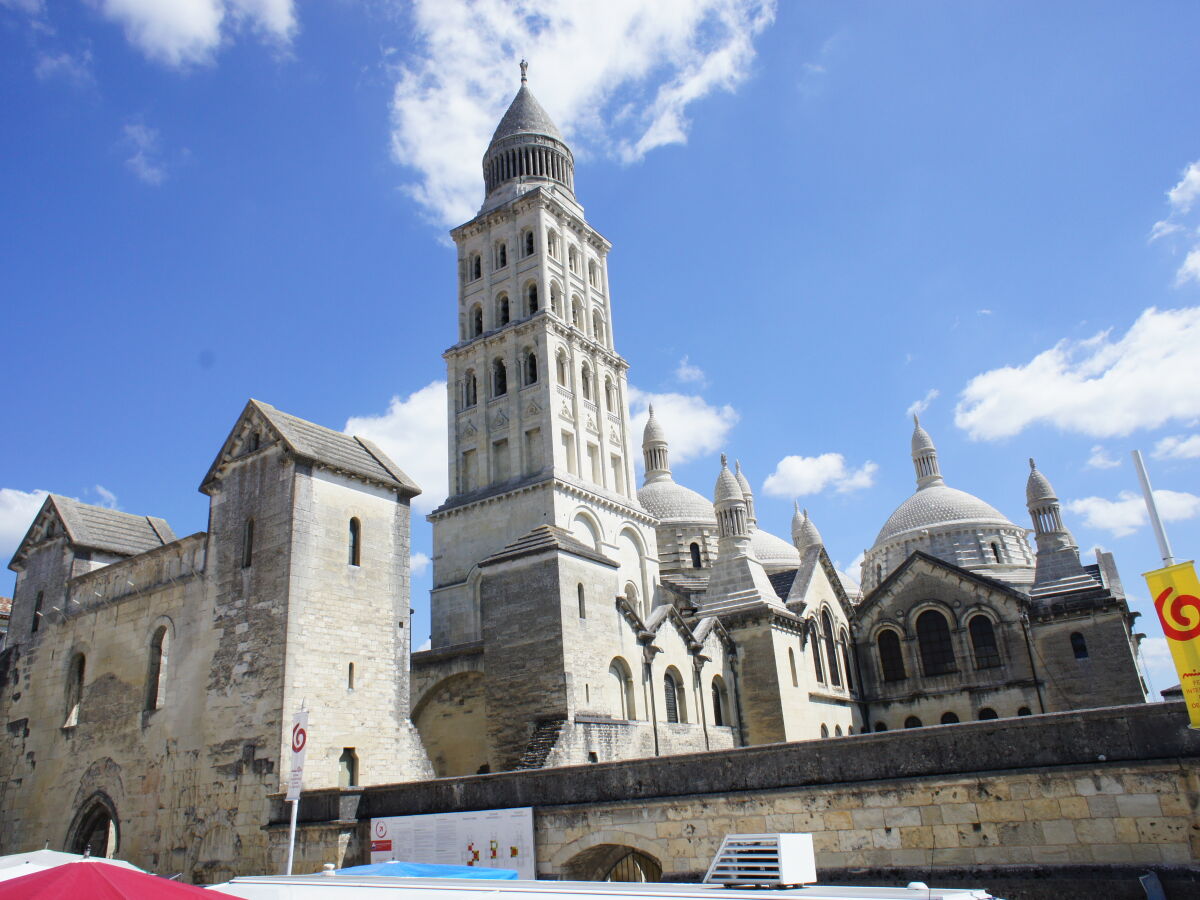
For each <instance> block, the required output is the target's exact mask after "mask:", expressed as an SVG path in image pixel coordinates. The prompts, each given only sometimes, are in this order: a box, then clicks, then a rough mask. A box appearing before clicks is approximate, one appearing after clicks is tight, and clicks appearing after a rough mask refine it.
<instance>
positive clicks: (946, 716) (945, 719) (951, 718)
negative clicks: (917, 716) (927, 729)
mask: <svg viewBox="0 0 1200 900" xmlns="http://www.w3.org/2000/svg"><path fill="white" fill-rule="evenodd" d="M957 722H958V716H957V715H955V714H954V713H952V712H947V713H942V724H943V725H954V724H955V723H957Z"/></svg>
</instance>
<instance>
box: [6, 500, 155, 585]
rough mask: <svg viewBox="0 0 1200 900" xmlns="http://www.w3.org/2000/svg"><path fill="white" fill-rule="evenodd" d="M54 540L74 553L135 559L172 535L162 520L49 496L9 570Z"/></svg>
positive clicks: (18, 549) (19, 547) (35, 517)
mask: <svg viewBox="0 0 1200 900" xmlns="http://www.w3.org/2000/svg"><path fill="white" fill-rule="evenodd" d="M57 537H65V538H66V539H67V542H68V543H69V544H70V545H71V546H72V547H74V548H75V549H77V550H99V551H102V552H104V553H112V554H114V555H116V556H136V555H137V554H139V553H145V552H146V551H147V550H154V549H155V548H157V547H161V546H163V545H164V544H169V543H171V542H172V541H174V540H175V533H174V532H173V531H172V530H171V526H170V525H168V524H167V522H166V520H165V519H160V518H157V517H155V516H138V515H134V514H132V513H127V512H122V511H121V510H118V509H109V508H108V507H104V506H93V505H92V504H90V503H81V502H80V501H78V500H75V499H73V498H71V497H63V496H61V495H59V494H49V495H47V497H46V500H45V502H43V503H42V508H41V509H39V510H38V513H37V515H36V516H34V518H33V523H32V524H31V525H30V526H29V530H28V531H27V532H26V533H25V537H24V538H23V539H22V541H21V543H20V545H19V546H18V547H17V551H16V553H14V554H13V558H12V561H11V562H10V563H9V568H11V569H19V567H20V566H21V565H22V564H23V562H24V560H25V558H26V557H27V556H28V555H29V553H30V552H31V551H32V550H33V548H34V547H36V546H38V545H39V544H42V543H44V542H45V541H49V540H53V539H55V538H57Z"/></svg>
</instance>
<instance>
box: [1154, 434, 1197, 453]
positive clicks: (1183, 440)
mask: <svg viewBox="0 0 1200 900" xmlns="http://www.w3.org/2000/svg"><path fill="white" fill-rule="evenodd" d="M1151 455H1152V456H1153V457H1154V458H1155V459H1200V434H1189V435H1186V436H1184V435H1174V436H1172V437H1165V438H1163V439H1162V440H1160V441H1159V442H1158V443H1157V444H1155V445H1154V450H1153V451H1152V453H1151Z"/></svg>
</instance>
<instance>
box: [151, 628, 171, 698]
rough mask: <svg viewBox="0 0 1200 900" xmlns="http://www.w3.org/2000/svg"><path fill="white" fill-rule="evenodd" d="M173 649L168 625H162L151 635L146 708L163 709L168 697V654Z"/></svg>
mask: <svg viewBox="0 0 1200 900" xmlns="http://www.w3.org/2000/svg"><path fill="white" fill-rule="evenodd" d="M170 650H171V635H170V633H169V632H168V631H167V626H166V625H160V626H158V628H156V629H155V630H154V634H153V635H151V637H150V665H149V669H148V671H147V672H146V709H147V710H155V709H162V708H163V707H164V706H165V705H166V697H167V655H168V654H169V653H170Z"/></svg>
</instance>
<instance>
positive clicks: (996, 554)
mask: <svg viewBox="0 0 1200 900" xmlns="http://www.w3.org/2000/svg"><path fill="white" fill-rule="evenodd" d="M992 558H993V559H994V560H995V561H996V562H1002V560H1001V559H1000V545H999V544H997V543H996V542H995V541H992Z"/></svg>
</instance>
